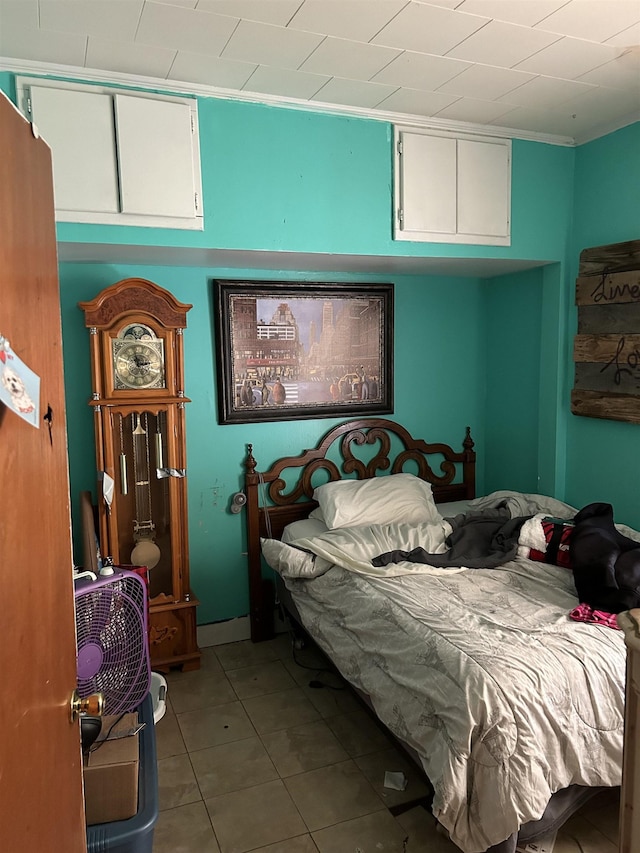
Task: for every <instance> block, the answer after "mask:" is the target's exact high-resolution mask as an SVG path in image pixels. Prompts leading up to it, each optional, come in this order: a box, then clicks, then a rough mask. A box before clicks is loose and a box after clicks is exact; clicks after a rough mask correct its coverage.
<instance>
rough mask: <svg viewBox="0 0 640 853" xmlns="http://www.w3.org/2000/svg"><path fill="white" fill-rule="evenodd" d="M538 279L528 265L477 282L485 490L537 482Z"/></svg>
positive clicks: (530, 487) (529, 487) (539, 275)
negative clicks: (481, 327)
mask: <svg viewBox="0 0 640 853" xmlns="http://www.w3.org/2000/svg"><path fill="white" fill-rule="evenodd" d="M542 278H543V275H542V270H541V269H534V270H530V271H528V272H526V273H519V274H518V275H509V276H507V275H505V276H500V277H499V278H495V279H492V280H490V281H486V282H485V283H484V286H483V292H484V304H483V312H484V330H485V340H486V385H487V393H486V400H485V433H486V434H485V443H484V445H483V447H482V456H483V458H484V462H485V472H486V473H485V482H486V490H487V492H492V491H494V490H496V489H516V490H518V491H523V492H526V491H533V490H534V489H533V486H534V485H535V484H536V483H537V479H538V454H537V449H538V428H539V416H540V405H539V402H540V401H539V399H538V393H537V389H538V387H539V382H540V330H541V315H542Z"/></svg>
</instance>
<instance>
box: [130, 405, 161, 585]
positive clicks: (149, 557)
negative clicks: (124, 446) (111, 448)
mask: <svg viewBox="0 0 640 853" xmlns="http://www.w3.org/2000/svg"><path fill="white" fill-rule="evenodd" d="M134 417H135V418H136V426H135V429H133V434H132V438H133V476H134V482H135V504H136V518H135V519H134V522H133V538H134V541H135V543H136V544H135V545H134V548H133V551H132V552H131V562H132V564H133V565H134V566H146V567H147V568H148V569H152V568H154V566H156V565H157V564H158V562H159V561H160V556H161V554H160V548H159V547H158V545H157V544H156V542H155V539H154V532H155V524H154V523H153V515H152V510H151V467H150V457H149V423H148V418H147V413H146V412H145V413H144V427H143V426H142V424H141V422H140V415H139V414H137V413H132V415H131V420H132V423H133V418H134ZM141 457H142V458H141ZM145 498H146V501H145V503H146V508H143V507H142V501H144V499H145ZM145 509H146V515H147V519H146V520H144V521H142V520H141V518H142V514H143V513H144V511H145Z"/></svg>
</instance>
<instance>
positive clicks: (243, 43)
mask: <svg viewBox="0 0 640 853" xmlns="http://www.w3.org/2000/svg"><path fill="white" fill-rule="evenodd" d="M639 44H640V0H0V68H5V69H9V70H18V71H25V70H33V71H37V70H40V71H42V70H46V71H49V72H50V73H52V72H54V71H57V72H59V73H60V72H62V73H66V74H71V73H72V70H75V69H83V73H82V74H81V73H79V72H78V74H77V76H79V77H84V78H86V79H93V78H92V75H93V74H95V73H97V72H100V79H102V80H104V79H105V74H106V75H113V79H114V80H116V81H118V82H122V81H123V79H124V78H123V76H122V75H125V76H126V78H128V79H130V80H132V79H136V80H142V79H143V78H144V79H145V82H148V80H149V79H153V80H155V81H156V85H157V87H158V88H160V85H159V84H158V83H157V81H158V80H162V81H165V88H167V87H168V86H170V88H171V90H172V91H174V90H176V89H180V90H182V91H196V92H200V93H202V92H203V91H207V90H208V89H209V88H210V90H211V91H210V93H211V94H214V95H215V94H219V95H222V96H224V97H228V96H233V94H234V93H236V94H238V93H242V94H241V95H240V96H241V97H243V98H249V99H257V100H262V101H264V100H266V101H268V102H275V101H284V102H287V103H293V104H297V105H300V104H303V105H305V106H307V107H309V106H317V107H318V108H319V109H321V108H326V107H327V106H330V107H332V108H338V109H340V110H343V111H353V112H355V113H357V114H362V113H363V112H364V113H365V114H369V115H373V116H379V117H380V118H388V117H390V116H391V117H394V118H395V119H396V120H397V117H398V116H401V117H402V118H403V120H404V121H405V122H410V121H411V118H415V120H416V121H419V122H420V123H424V122H425V121H427V120H428V119H432V120H433V119H435V122H436V123H437V122H456V123H457V122H471V123H473V124H476V125H478V124H479V125H485V126H486V125H488V126H494V127H496V128H511V129H514V130H515V131H518V132H520V133H522V134H535V133H541V134H545V135H548V134H551V135H554V136H560V137H569V138H570V139H572V140H575V141H576V142H582V141H585V140H587V139H593V138H595V137H598V136H601V135H603V134H604V133H607V132H609V131H610V130H613V129H615V128H617V127H623V126H625V125H627V124H630V123H632V122H633V121H637V120H638V119H640V48H639V47H638V45H639ZM24 60H26V61H27V62H24ZM31 63H35V64H33V65H32V64H31ZM41 63H46V64H47V65H46V66H42V65H41ZM203 87H205V88H204V89H203ZM514 135H518V133H515V134H514Z"/></svg>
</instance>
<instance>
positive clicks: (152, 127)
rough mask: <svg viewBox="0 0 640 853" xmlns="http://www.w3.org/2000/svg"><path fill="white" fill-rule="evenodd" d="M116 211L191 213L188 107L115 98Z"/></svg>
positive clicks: (191, 180)
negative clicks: (119, 203)
mask: <svg viewBox="0 0 640 853" xmlns="http://www.w3.org/2000/svg"><path fill="white" fill-rule="evenodd" d="M114 103H115V114H116V128H117V135H118V152H119V157H118V169H119V175H120V191H121V193H122V210H123V212H124V213H139V214H144V215H146V216H179V217H191V218H193V217H194V216H195V215H196V209H195V193H196V190H195V186H194V178H193V161H192V146H191V111H190V108H189V104H188V103H183V104H179V103H175V102H171V101H156V100H151V99H148V98H135V97H131V96H130V95H115V97H114Z"/></svg>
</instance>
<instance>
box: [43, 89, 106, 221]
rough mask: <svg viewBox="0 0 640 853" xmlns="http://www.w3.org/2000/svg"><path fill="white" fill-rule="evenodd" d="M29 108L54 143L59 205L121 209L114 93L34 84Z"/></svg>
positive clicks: (45, 136) (58, 207)
mask: <svg viewBox="0 0 640 853" xmlns="http://www.w3.org/2000/svg"><path fill="white" fill-rule="evenodd" d="M31 112H32V114H33V117H34V122H35V124H36V125H37V127H38V131H39V133H40V135H41V136H42V138H43V139H45V140H46V142H47V144H48V145H49V147H50V148H51V154H52V157H53V178H54V192H55V204H56V210H57V211H61V210H64V211H80V210H84V211H93V212H96V213H118V212H119V210H120V198H119V193H118V177H117V168H116V160H117V158H116V148H115V137H114V127H113V103H112V99H111V96H110V95H102V94H94V93H92V92H78V91H74V90H72V89H53V88H50V87H44V86H31Z"/></svg>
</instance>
